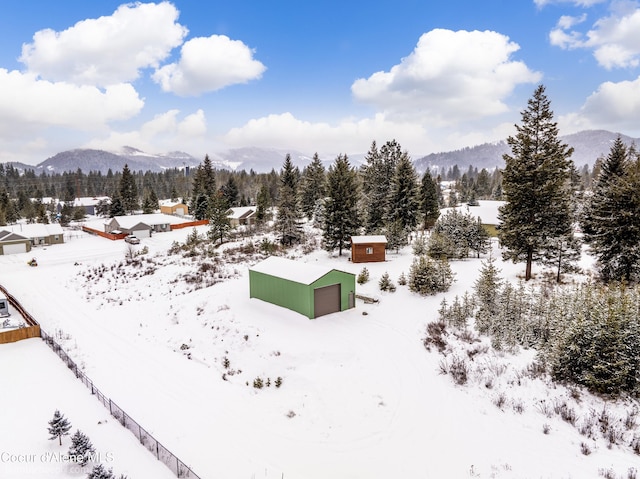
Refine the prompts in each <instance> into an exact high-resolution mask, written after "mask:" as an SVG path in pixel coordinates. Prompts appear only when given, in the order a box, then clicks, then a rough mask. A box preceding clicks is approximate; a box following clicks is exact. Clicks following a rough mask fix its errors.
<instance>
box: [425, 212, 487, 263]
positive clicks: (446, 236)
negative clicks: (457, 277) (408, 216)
mask: <svg viewBox="0 0 640 479" xmlns="http://www.w3.org/2000/svg"><path fill="white" fill-rule="evenodd" d="M488 248H489V234H488V233H487V231H486V230H485V229H484V227H483V226H482V222H481V220H480V218H477V219H475V220H474V218H473V216H471V214H470V213H461V212H460V211H458V210H456V209H452V210H449V211H447V212H446V214H444V215H443V216H441V217H440V218H439V219H438V221H436V224H435V225H434V227H433V232H432V233H431V236H430V238H429V244H428V246H427V251H428V254H429V256H431V257H433V258H442V257H446V258H449V259H464V258H467V257H468V256H469V252H470V251H475V252H476V254H477V255H478V257H480V253H486V252H487V251H488Z"/></svg>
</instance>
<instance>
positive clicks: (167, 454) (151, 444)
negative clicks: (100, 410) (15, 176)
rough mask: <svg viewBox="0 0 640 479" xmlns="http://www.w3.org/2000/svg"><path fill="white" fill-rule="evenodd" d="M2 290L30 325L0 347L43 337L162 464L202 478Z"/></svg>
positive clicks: (0, 337)
mask: <svg viewBox="0 0 640 479" xmlns="http://www.w3.org/2000/svg"><path fill="white" fill-rule="evenodd" d="M0 291H1V292H2V293H3V294H4V296H5V297H6V298H7V300H8V301H9V304H10V305H11V306H12V307H13V309H14V310H15V311H16V312H18V313H19V314H21V315H22V317H23V318H24V321H25V323H27V324H28V326H27V327H24V328H19V329H14V330H11V331H6V332H4V333H0V344H3V343H11V342H14V341H20V340H21V339H27V338H36V337H39V338H42V340H43V341H44V342H45V344H46V345H47V346H49V347H50V348H51V349H52V350H53V351H54V352H55V353H56V354H57V355H58V357H59V358H60V359H62V361H64V363H65V364H66V365H67V367H68V368H69V369H70V370H71V371H72V372H73V373H74V374H75V376H76V378H78V379H79V380H80V381H82V383H83V384H84V385H85V386H87V387H88V388H89V389H90V390H91V394H93V395H95V396H96V398H97V399H98V400H99V401H100V402H101V403H102V405H103V406H104V407H106V408H107V409H109V413H110V414H111V415H112V416H113V417H114V418H116V419H117V420H118V422H120V424H122V426H123V427H125V428H127V429H128V430H129V431H131V433H133V435H134V436H135V437H136V439H137V440H138V441H140V444H142V445H143V446H144V447H145V448H146V449H147V450H148V451H149V452H150V453H151V454H153V455H154V456H156V459H157V460H158V461H160V462H162V463H163V464H164V465H165V466H167V467H168V468H169V469H170V470H171V472H173V473H174V474H175V475H176V477H178V478H180V479H182V478H185V479H201V478H200V476H198V475H197V474H196V473H195V472H193V470H192V469H191V468H190V467H189V466H188V465H186V464H185V463H184V462H182V461H181V460H180V459H179V458H178V457H177V456H176V455H175V454H173V453H172V452H171V451H169V450H168V449H167V448H166V447H164V446H163V445H162V444H161V443H160V442H159V441H158V440H157V439H156V438H154V437H153V436H152V435H151V434H150V433H149V432H148V431H147V430H146V429H144V428H143V427H142V426H141V425H140V424H139V423H137V422H136V421H134V420H133V418H132V417H131V416H129V415H128V414H127V413H126V412H124V410H122V409H121V408H120V407H118V406H117V405H116V403H114V402H113V401H112V400H111V399H109V398H108V397H107V396H105V395H104V394H103V393H102V392H100V390H99V389H98V388H97V387H96V386H95V384H94V383H93V381H91V379H89V378H88V377H87V376H86V375H85V374H84V373H83V372H82V371H81V370H80V369H79V368H78V365H77V364H76V363H75V362H74V361H73V360H72V359H71V358H70V357H69V355H68V354H67V353H66V352H65V350H64V349H63V348H62V346H60V345H59V344H58V343H57V342H56V341H55V339H54V338H53V336H50V335H48V334H47V333H46V332H45V331H42V330H41V329H40V325H39V324H38V322H37V321H36V320H35V318H34V317H33V316H31V315H30V314H29V313H28V312H27V311H26V310H25V309H24V308H23V307H22V305H21V304H20V303H19V302H18V300H16V299H15V298H14V297H13V295H11V294H9V292H8V291H7V290H6V289H5V288H4V287H3V286H2V285H0Z"/></svg>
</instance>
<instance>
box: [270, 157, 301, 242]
mask: <svg viewBox="0 0 640 479" xmlns="http://www.w3.org/2000/svg"><path fill="white" fill-rule="evenodd" d="M278 193H279V198H278V213H277V215H276V223H275V229H276V231H277V232H278V237H279V238H278V239H279V241H280V243H281V244H283V245H289V246H291V245H292V244H293V243H297V242H299V241H300V240H301V239H302V226H301V224H300V208H299V206H298V174H297V173H296V169H295V168H294V167H293V163H292V162H291V155H289V153H287V156H286V157H285V160H284V165H283V167H282V171H281V172H280V188H279V190H278Z"/></svg>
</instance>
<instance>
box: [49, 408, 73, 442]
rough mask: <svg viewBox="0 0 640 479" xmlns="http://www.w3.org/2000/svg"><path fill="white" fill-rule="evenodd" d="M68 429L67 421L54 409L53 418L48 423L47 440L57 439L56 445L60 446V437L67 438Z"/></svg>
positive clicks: (69, 424)
mask: <svg viewBox="0 0 640 479" xmlns="http://www.w3.org/2000/svg"><path fill="white" fill-rule="evenodd" d="M70 429H71V423H70V422H69V420H68V419H67V418H66V417H64V414H62V413H60V411H58V410H57V409H56V411H55V412H54V413H53V418H52V419H51V421H49V427H48V429H47V430H48V431H49V434H50V435H51V437H49V439H51V440H53V439H58V444H59V445H62V436H68V435H69V430H70Z"/></svg>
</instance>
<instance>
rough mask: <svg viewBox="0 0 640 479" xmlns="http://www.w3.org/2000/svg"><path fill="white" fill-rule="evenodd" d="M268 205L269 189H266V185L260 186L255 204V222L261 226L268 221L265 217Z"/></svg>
mask: <svg viewBox="0 0 640 479" xmlns="http://www.w3.org/2000/svg"><path fill="white" fill-rule="evenodd" d="M270 204H271V198H270V197H269V188H267V186H266V185H261V186H260V191H258V198H257V202H256V221H257V222H258V223H259V224H262V223H264V222H265V221H266V220H268V219H269V218H268V217H267V213H268V211H269V206H270Z"/></svg>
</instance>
